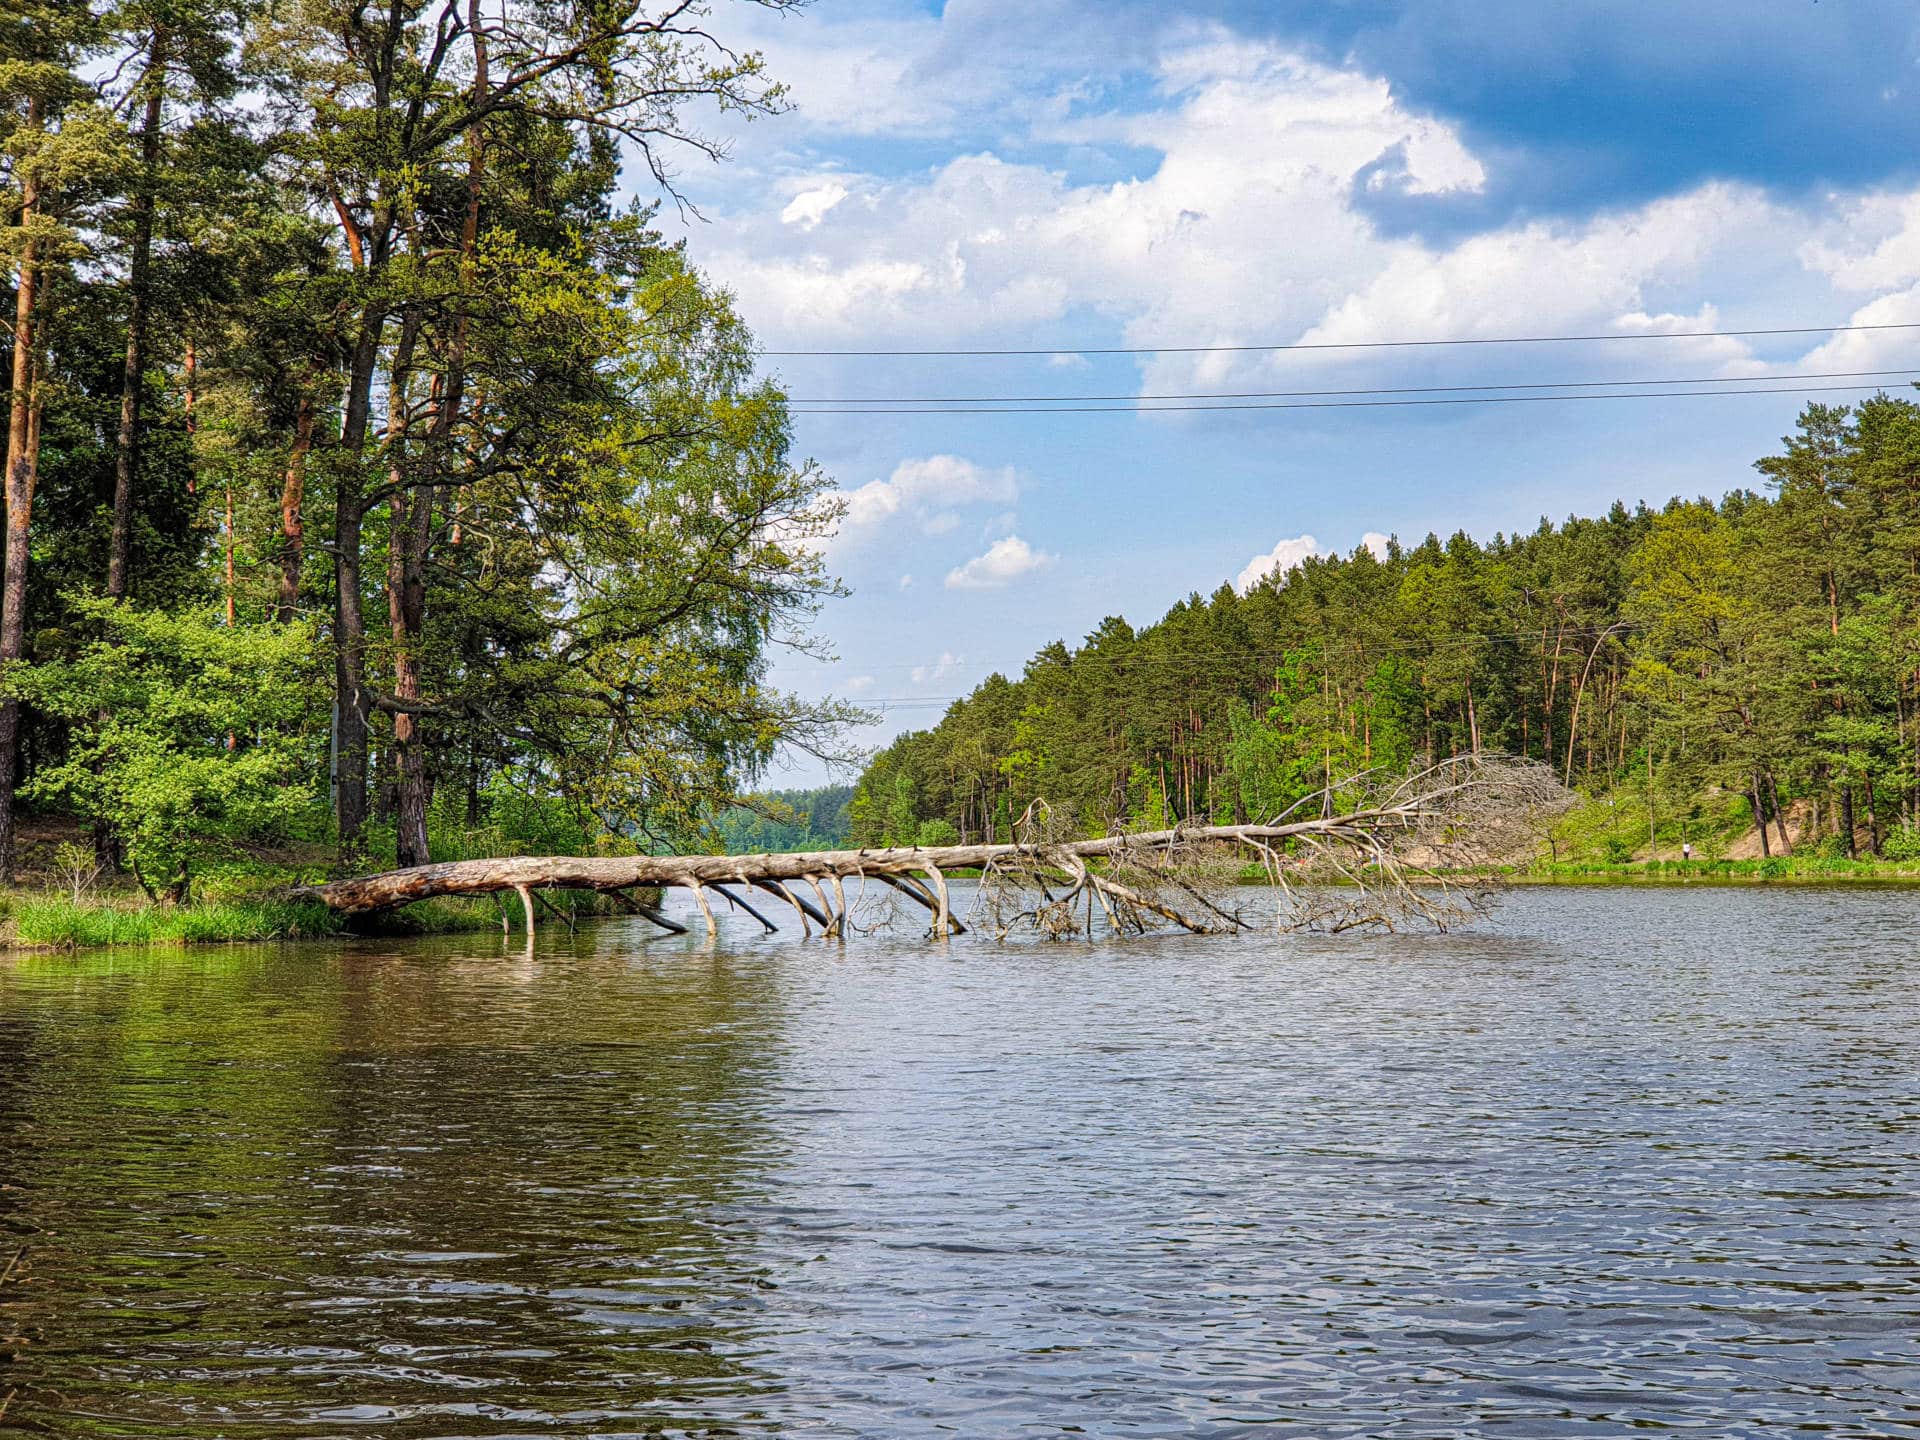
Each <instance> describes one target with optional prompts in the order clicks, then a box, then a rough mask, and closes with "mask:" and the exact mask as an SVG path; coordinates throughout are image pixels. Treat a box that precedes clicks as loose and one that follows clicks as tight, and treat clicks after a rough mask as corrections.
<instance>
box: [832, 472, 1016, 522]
mask: <svg viewBox="0 0 1920 1440" xmlns="http://www.w3.org/2000/svg"><path fill="white" fill-rule="evenodd" d="M1019 490H1020V483H1019V477H1018V476H1017V475H1016V474H1015V473H1014V470H1013V468H1012V467H1011V466H1007V467H1004V468H1001V469H997V470H996V469H989V468H988V467H986V466H984V465H976V464H975V463H974V462H973V461H971V460H965V459H962V458H961V457H960V456H958V455H929V456H926V457H925V458H923V459H917V460H902V461H901V462H900V463H899V464H898V465H896V466H895V467H894V470H893V474H892V475H890V476H889V477H888V478H887V479H885V480H869V481H868V482H867V483H866V484H864V485H862V486H860V487H859V488H858V489H856V490H850V491H848V492H847V493H846V497H845V498H846V502H847V513H846V518H845V519H843V520H842V521H841V522H840V533H839V535H838V536H837V537H836V539H837V541H838V542H840V543H842V544H855V543H858V542H860V541H862V540H864V539H868V538H870V537H872V536H873V535H875V534H877V533H878V532H879V531H880V530H882V529H883V528H885V527H886V526H888V525H890V524H891V523H893V522H894V520H895V519H896V518H905V519H908V520H917V521H918V522H919V524H920V528H921V529H923V530H925V531H926V533H928V534H930V535H937V534H940V533H941V532H942V531H946V530H951V529H953V528H954V527H955V526H957V525H958V524H959V523H960V517H959V516H958V515H955V514H954V513H953V510H954V507H956V506H961V505H982V504H985V505H992V504H1000V505H1004V504H1006V503H1007V502H1008V501H1010V500H1012V499H1014V498H1015V497H1016V496H1017V495H1018V494H1019Z"/></svg>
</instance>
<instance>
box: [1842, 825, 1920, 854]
mask: <svg viewBox="0 0 1920 1440" xmlns="http://www.w3.org/2000/svg"><path fill="white" fill-rule="evenodd" d="M1834 838H1835V839H1836V840H1837V839H1839V837H1838V836H1835V837H1834ZM1880 848H1881V852H1882V854H1883V855H1884V856H1885V858H1886V859H1888V860H1920V828H1916V827H1914V826H1912V825H1902V826H1900V827H1899V828H1897V829H1895V830H1894V831H1893V832H1892V833H1891V834H1889V835H1888V836H1887V838H1886V841H1885V843H1884V844H1883V845H1882V846H1881V847H1880Z"/></svg>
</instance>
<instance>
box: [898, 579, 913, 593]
mask: <svg viewBox="0 0 1920 1440" xmlns="http://www.w3.org/2000/svg"><path fill="white" fill-rule="evenodd" d="M900 588H901V589H902V590H911V589H912V588H913V576H912V575H902V576H901V577H900Z"/></svg>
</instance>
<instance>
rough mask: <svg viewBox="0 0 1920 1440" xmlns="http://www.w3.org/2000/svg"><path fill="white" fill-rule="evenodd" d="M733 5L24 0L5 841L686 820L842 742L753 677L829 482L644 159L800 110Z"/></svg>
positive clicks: (378, 855) (102, 841)
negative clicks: (667, 224) (25, 830)
mask: <svg viewBox="0 0 1920 1440" xmlns="http://www.w3.org/2000/svg"><path fill="white" fill-rule="evenodd" d="M762 3H766V4H768V5H770V6H771V7H772V8H780V7H781V6H782V5H783V4H784V3H786V0H762ZM704 17H705V11H704V9H703V8H701V7H688V6H685V5H679V4H671V3H669V4H657V5H656V4H650V3H644V0H643V3H634V4H620V5H612V6H552V5H545V4H523V3H519V0H508V3H506V4H505V5H498V4H496V5H489V6H487V7H484V8H483V7H479V6H474V5H470V4H468V3H466V0H435V3H432V4H407V5H396V6H392V7H374V8H372V9H369V8H368V7H366V6H364V5H359V4H354V3H347V0H277V3H261V4H253V3H244V4H241V3H227V0H166V3H157V0H155V3H149V0H126V3H117V4H114V5H111V6H109V5H104V4H97V5H87V4H73V3H66V0H23V3H22V4H20V5H9V6H8V8H7V11H6V13H5V15H4V17H3V18H0V257H3V258H4V278H0V305H4V307H5V309H6V312H7V315H8V317H9V318H10V320H11V322H12V323H11V324H10V325H7V326H5V327H3V328H0V384H4V386H5V391H6V397H5V398H6V405H7V410H8V426H7V440H6V470H5V474H6V485H5V503H6V508H7V526H6V549H5V554H4V565H5V585H4V592H3V603H0V682H3V683H4V686H5V689H4V693H0V878H4V879H7V880H11V879H12V878H13V877H14V874H15V870H16V868H17V866H18V858H17V856H18V850H19V845H18V844H17V834H18V832H19V829H20V826H19V823H18V822H19V821H20V819H22V818H25V819H26V820H28V821H29V822H32V824H34V825H39V824H40V823H41V822H42V821H43V820H46V819H48V817H66V818H67V819H68V820H69V821H77V822H78V823H79V824H80V825H81V826H82V827H87V828H90V830H91V835H92V850H93V853H94V855H95V858H96V860H97V861H98V862H99V863H100V865H101V866H102V867H104V868H105V869H106V870H108V871H109V872H111V871H116V870H118V869H119V868H120V867H122V866H124V867H126V869H128V870H130V871H131V873H132V874H133V875H134V876H135V877H137V878H138V879H139V882H140V884H142V885H143V886H145V887H146V888H147V889H148V890H149V891H150V892H151V893H154V894H158V895H162V896H165V897H167V898H170V899H176V900H177V899H181V898H184V897H186V896H187V895H188V893H189V888H190V886H191V885H192V883H193V877H194V876H195V874H196V873H198V872H200V871H203V870H204V869H206V868H207V867H208V866H211V865H215V864H227V863H244V862H245V861H246V860H247V858H248V857H250V856H251V857H255V858H258V857H259V856H261V855H265V854H274V855H279V856H282V857H289V856H292V857H307V858H309V859H317V860H318V862H319V863H323V864H326V865H329V866H339V867H349V868H352V867H364V866H368V865H377V864H392V863H398V864H403V865H404V864H411V863H415V862H419V861H424V860H426V859H428V858H429V857H430V856H432V857H435V858H445V857H447V856H448V855H457V854H462V853H477V854H490V853H499V852H501V851H503V850H513V849H530V850H549V851H551V850H568V851H577V850H579V849H580V848H582V847H586V846H593V845H627V846H644V847H650V848H668V849H671V848H679V847H696V846H697V847H701V848H704V847H705V845H706V844H708V843H710V841H711V827H710V822H711V817H712V816H713V815H714V814H715V813H717V811H718V810H719V809H720V808H722V807H724V806H725V805H727V804H728V803H730V802H731V801H732V800H733V799H734V798H736V797H737V795H738V794H739V792H740V791H741V790H742V789H744V788H745V787H746V786H747V785H749V784H750V783H751V781H752V779H753V777H754V775H755V774H756V773H757V772H758V770H759V769H760V768H761V767H762V765H763V764H764V762H765V761H766V760H767V759H768V758H769V757H770V756H771V755H772V754H773V753H774V752H775V750H776V749H777V748H778V747H780V746H782V745H798V746H800V747H802V748H804V749H810V750H813V751H815V752H816V753H821V752H824V751H826V750H828V749H830V747H831V746H832V745H833V743H834V736H835V735H836V734H837V731H838V722H839V721H840V720H841V719H842V718H843V716H844V713H845V712H843V711H841V710H840V709H838V708H836V707H834V706H831V705H826V706H819V705H811V704H807V703H802V702H800V701H798V700H795V699H794V698H792V697H791V696H788V695H785V694H782V693H780V692H779V691H777V690H775V689H773V688H772V687H770V686H769V685H767V684H766V683H765V676H766V671H767V662H768V656H769V654H770V652H771V650H772V649H773V648H774V647H776V646H778V645H780V644H782V643H789V644H792V645H796V646H798V647H799V648H801V649H808V648H810V647H811V646H812V645H813V644H814V643H815V642H814V641H813V640H812V639H811V638H810V635H811V626H810V621H811V618H812V615H813V613H814V611H815V609H816V607H817V605H818V604H819V603H820V602H821V601H822V600H823V599H824V598H825V597H827V596H829V595H832V594H834V593H836V586H835V585H834V583H833V582H832V580H831V579H830V578H829V577H828V576H826V575H825V574H824V572H823V571H822V569H821V566H820V562H819V560H818V558H817V554H816V552H815V547H812V546H811V545H810V544H809V541H811V540H812V539H814V538H817V537H818V536H820V535H822V534H824V533H825V532H826V531H827V530H829V529H830V528H831V526H832V524H833V522H834V519H835V517H836V515H837V514H838V509H839V502H838V501H837V500H836V499H835V498H834V497H833V495H832V492H831V482H830V481H829V480H828V479H827V477H825V476H824V475H822V474H821V473H820V472H819V471H818V469H817V468H815V467H814V466H813V465H811V464H810V463H807V462H804V461H801V460H799V459H797V458H795V457H794V456H792V455H791V454H790V453H789V452H790V441H791V436H790V428H789V420H788V411H787V406H786V403H785V399H784V397H783V396H782V395H781V393H780V392H779V391H778V390H777V389H775V388H773V387H771V386H768V385H766V384H763V383H761V382H759V381H758V380H756V379H755V378H754V353H755V349H754V343H753V339H752V336H751V335H750V333H749V332H748V331H747V329H746V327H745V326H744V324H743V323H742V321H741V319H740V317H739V316H738V315H737V314H736V313H735V312H734V310H733V308H732V306H731V303H730V301H729V300H728V297H727V296H726V295H725V294H724V293H722V292H721V291H719V290H718V289H716V288H715V287H713V286H712V285H710V284H709V283H708V282H707V281H706V280H705V279H704V278H703V277H702V275H701V274H700V273H699V271H698V270H697V269H696V268H695V265H694V263H693V261H692V259H691V258H690V257H689V256H688V254H687V253H686V252H685V250H684V249H683V248H682V247H681V246H679V245H677V244H669V243H667V242H666V241H665V240H664V239H663V238H662V236H661V234H660V233H659V232H658V231H657V230H656V228H655V227H654V226H653V224H652V223H651V217H652V210H651V209H650V208H648V207H646V206H629V205H627V204H625V203H624V202H623V201H622V200H621V199H620V198H619V197H620V196H621V195H622V193H623V192H626V191H630V189H631V185H632V181H633V179H634V178H635V176H634V175H628V176H627V177H625V178H624V179H623V175H622V165H623V162H624V163H625V164H626V165H627V167H628V169H629V170H630V171H632V172H635V174H637V176H638V179H639V181H640V183H641V185H642V186H643V188H645V189H647V190H650V191H652V192H653V193H654V194H656V195H662V196H668V195H672V194H673V193H674V192H673V182H672V178H671V177H672V175H673V171H674V168H675V166H676V164H677V163H678V162H679V160H680V159H682V158H685V157H705V156H708V155H717V154H718V153H719V148H720V147H718V146H717V145H716V144H715V143H714V142H713V141H712V140H711V139H709V138H708V137H707V136H705V135H703V134H702V133H701V132H700V130H699V129H698V127H697V126H696V124H695V121H694V119H693V118H692V117H693V116H694V115H695V114H696V113H706V114H709V115H710V114H712V113H715V112H716V110H724V111H731V112H733V113H735V114H744V115H747V116H749V117H751V116H755V115H763V114H770V113H773V112H775V111H778V110H780V109H782V108H783V105H784V102H783V100H782V98H781V92H780V90H779V88H778V87H777V86H776V85H774V84H773V83H772V82H770V81H769V80H768V78H767V77H766V76H765V75H764V74H763V73H762V69H761V63H760V60H759V58H758V57H757V56H755V55H752V54H749V53H743V52H739V51H736V50H734V49H731V48H729V47H728V46H727V44H726V43H725V41H724V39H723V38H721V37H718V36H716V34H715V33H714V32H713V30H712V29H711V28H709V22H708V21H707V19H706V18H704ZM16 803H17V805H18V808H19V811H20V814H19V815H16Z"/></svg>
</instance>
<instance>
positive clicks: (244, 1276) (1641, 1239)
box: [0, 889, 1920, 1437]
mask: <svg viewBox="0 0 1920 1440" xmlns="http://www.w3.org/2000/svg"><path fill="white" fill-rule="evenodd" d="M754 929H757V927H751V926H750V925H749V926H742V927H740V928H739V929H738V930H737V931H734V932H730V933H729V934H728V935H727V936H725V937H723V941H722V943H721V944H720V945H719V946H718V947H714V946H710V945H708V944H707V943H706V942H705V941H704V940H703V939H702V938H701V937H699V936H698V935H695V936H692V937H688V938H686V939H684V940H683V939H677V938H672V937H660V938H654V937H653V936H651V935H650V934H648V932H647V931H646V930H645V929H644V928H640V927H637V926H636V927H635V928H627V927H625V926H609V927H605V928H602V929H599V930H597V931H593V932H588V931H586V930H583V931H582V932H581V934H580V936H579V937H578V938H577V939H570V938H569V937H567V936H566V935H565V933H564V932H562V931H556V932H555V933H554V934H552V935H549V936H545V937H543V939H542V941H541V943H540V946H539V948H538V950H537V952H536V954H535V956H534V957H533V958H532V959H531V960H529V959H528V958H526V957H525V956H524V955H523V954H521V953H519V951H518V950H517V948H515V949H511V950H508V949H502V948H501V946H500V944H499V942H498V941H497V939H493V938H491V937H489V938H488V939H486V940H476V939H466V940H461V941H458V942H435V943H432V944H426V945H419V944H415V945H408V946H403V947H393V946H386V947H381V946H362V947H357V948H355V949H353V950H349V951H346V952H340V951H335V950H329V949H319V948H315V949H294V950H284V951H264V952H251V951H236V952H231V953H227V952H221V953H217V954H216V953H210V952H197V953H194V954H191V955H188V956H185V957H183V956H181V955H179V954H172V955H167V956H163V957H158V958H143V959H126V958H116V959H107V960H101V959H82V960H78V961H75V960H51V959H48V960H36V961H32V962H27V963H23V964H20V965H17V966H15V967H13V968H11V969H10V970H0V1127H4V1136H3V1138H0V1179H4V1180H5V1181H6V1182H7V1183H8V1184H9V1185H10V1186H11V1187H13V1188H10V1189H9V1190H7V1191H4V1192H0V1217H4V1219H3V1223H4V1225H5V1227H6V1231H7V1234H8V1235H11V1236H16V1237H20V1238H21V1239H24V1240H25V1241H26V1242H27V1243H28V1244H29V1246H30V1249H29V1255H30V1257H31V1266H30V1273H29V1276H28V1283H26V1284H25V1285H21V1286H17V1287H13V1289H12V1294H11V1297H10V1303H9V1304H7V1305H6V1306H5V1308H3V1309H0V1336H3V1335H5V1334H7V1333H8V1332H10V1331H19V1332H22V1333H24V1335H25V1337H26V1340H27V1342H28V1343H27V1344H26V1346H25V1347H24V1348H23V1349H22V1350H21V1351H20V1353H19V1358H18V1359H17V1360H15V1361H14V1363H13V1364H12V1366H11V1367H10V1371H9V1373H8V1375H7V1377H6V1378H5V1380H4V1381H0V1393H4V1388H5V1387H11V1386H14V1385H18V1386H19V1387H20V1390H19V1394H18V1396H17V1398H16V1399H15V1400H14V1402H13V1406H12V1408H11V1409H10V1410H9V1412H8V1415H7V1423H10V1424H17V1425H19V1426H20V1427H21V1431H22V1433H35V1434H58V1435H69V1436H78V1435H108V1434H111V1435H134V1434H153V1435H168V1436H215V1435H220V1436H226V1435H238V1434H261V1435H273V1436H320V1435H327V1436H337V1435H344V1434H377V1435H383V1436H386V1435H391V1436H436V1437H451V1436H505V1435H548V1434H567V1435H632V1434H652V1433H670V1434H689V1433H731V1434H738V1433H751V1432H761V1431H766V1432H781V1433H784V1432H786V1431H789V1430H808V1431H811V1432H816V1433H820V1434H825V1435H889V1436H891V1435H919V1434H928V1435H931V1434H935V1433H942V1434H952V1433H961V1434H968V1435H1000V1434H1011V1433H1017V1432H1023V1431H1025V1432H1031V1433H1036V1434H1053V1433H1061V1432H1062V1431H1064V1430H1067V1429H1068V1428H1069V1427H1073V1426H1078V1427H1081V1428H1082V1429H1084V1430H1085V1431H1087V1432H1089V1433H1096V1434H1141V1435H1165V1434H1174V1433H1179V1434H1203V1435H1227V1434H1240V1433H1246V1432H1249V1431H1250V1430H1251V1428H1252V1427H1254V1426H1256V1425H1259V1426H1262V1427H1264V1426H1265V1425H1267V1424H1273V1423H1283V1424H1287V1425H1291V1426H1292V1427H1293V1429H1294V1430H1295V1432H1296V1433H1302V1434H1311V1435H1314V1436H1356V1437H1358V1436H1382V1435H1385V1436H1458V1435H1463V1434H1510V1435H1516V1436H1554V1435H1590V1436H1597V1435H1617V1434H1619V1433H1622V1432H1623V1431H1625V1430H1628V1429H1635V1428H1649V1429H1662V1428H1691V1429H1698V1430H1701V1431H1703V1432H1704V1433H1708V1434H1714V1435H1749V1434H1751V1435H1761V1434H1772V1433H1774V1431H1775V1430H1776V1429H1778V1428H1784V1427H1803V1428H1807V1429H1810V1430H1817V1431H1820V1432H1821V1433H1828V1434H1839V1435H1857V1436H1867V1435H1876V1436H1877V1435H1889V1434H1902V1433H1917V1432H1920V1408H1917V1407H1920V1401H1915V1400H1912V1399H1910V1398H1909V1397H1911V1396H1916V1395H1920V1272H1917V1271H1916V1260H1915V1253H1914V1249H1913V1243H1912V1239H1911V1237H1912V1236H1913V1235H1914V1234H1915V1233H1917V1231H1916V1221H1920V1198H1917V1197H1916V1193H1915V1191H1916V1182H1917V1181H1920V1153H1917V1146H1916V1138H1915V1132H1916V1127H1920V1083H1917V1081H1916V1067H1915V1064H1914V1062H1913V1060H1912V1058H1911V1041H1910V1037H1911V1034H1912V1031H1913V1025H1914V1021H1915V1019H1916V1018H1917V1017H1920V970H1917V969H1916V968H1915V967H1914V966H1913V965H1912V963H1911V960H1910V957H1911V956H1912V955H1913V954H1914V953H1916V943H1915V942H1916V941H1920V907H1916V906H1915V905H1914V904H1913V901H1912V898H1911V892H1907V891H1898V892H1884V893H1862V892H1852V893H1845V894H1829V893H1827V892H1820V891H1804V890H1799V891H1758V890H1741V891H1717V890H1698V889H1696V890H1685V891H1681V890H1664V891H1600V890H1578V891H1541V892H1528V893H1523V894H1520V895H1517V896H1515V897H1513V898H1512V899H1511V900H1510V901H1509V903H1508V904H1507V906H1506V908H1505V910H1504V911H1503V912H1502V914H1501V916H1500V918H1499V920H1498V922H1497V924H1496V925H1495V926H1493V927H1492V928H1490V929H1487V930H1483V931H1479V932H1467V933H1462V934H1456V935H1449V936H1437V937H1417V938H1401V939H1395V940H1368V939H1358V938H1353V937H1346V938H1338V939H1288V940H1275V939H1273V938H1272V937H1265V938H1260V939H1248V940H1241V941H1220V940H1212V939H1209V940H1192V941H1189V940H1180V939H1174V938H1164V939H1157V940H1154V941H1151V942H1146V943H1129V944H1123V945H1100V946H1088V945H1084V944H1075V945H1063V946H1028V947H1012V948H998V947H994V946H992V945H990V944H988V943H985V942H977V941H974V940H972V939H968V940H963V941H956V942H953V943H951V944H949V945H946V946H939V947H935V946H929V945H926V944H924V943H919V942H915V941H911V940H902V941H899V942H887V941H883V940H880V939H865V940H858V941H855V942H851V943H850V944H849V945H848V946H846V947H845V948H844V949H836V948H834V947H831V946H828V945H824V944H822V943H820V942H817V941H816V942H814V943H813V944H811V945H806V946H803V945H801V944H799V943H798V941H797V940H795V939H793V938H791V937H786V936H782V937H775V938H772V939H761V938H759V937H757V936H756V935H754V934H753V933H752V930H754ZM8 1248H9V1250H10V1249H11V1246H9V1247H8ZM4 1263H5V1259H4V1257H3V1256H0V1264H4ZM0 1428H4V1427H0Z"/></svg>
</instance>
